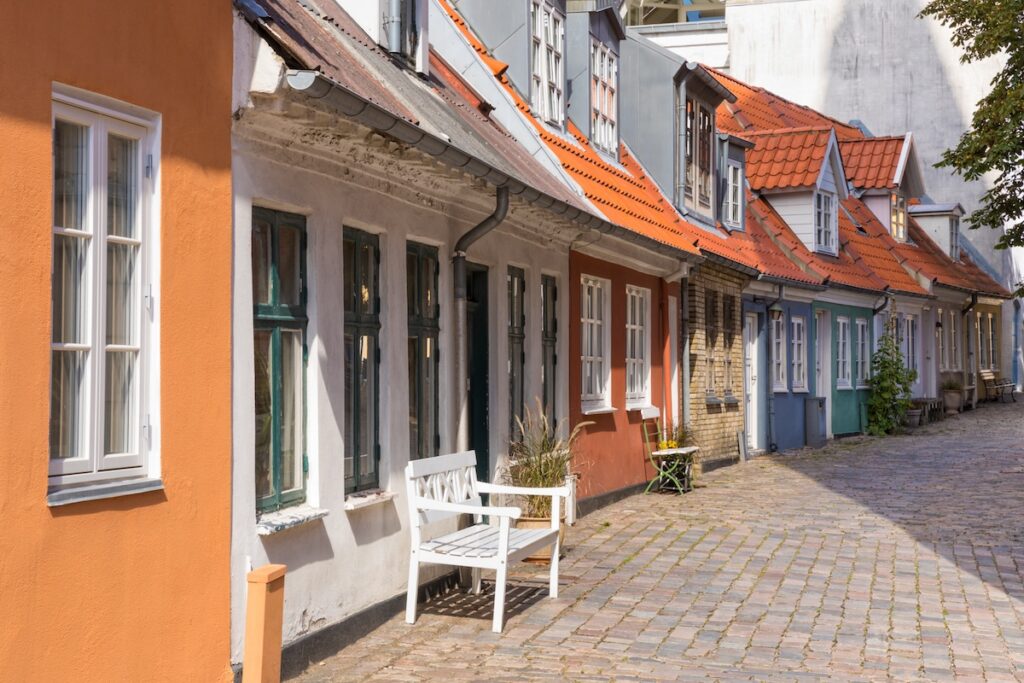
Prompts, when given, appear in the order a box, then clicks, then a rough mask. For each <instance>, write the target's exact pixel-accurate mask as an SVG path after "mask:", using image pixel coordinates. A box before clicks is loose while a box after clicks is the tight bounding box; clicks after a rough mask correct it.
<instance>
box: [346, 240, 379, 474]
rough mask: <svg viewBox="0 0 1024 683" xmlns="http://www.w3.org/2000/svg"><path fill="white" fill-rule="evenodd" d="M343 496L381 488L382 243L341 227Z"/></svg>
mask: <svg viewBox="0 0 1024 683" xmlns="http://www.w3.org/2000/svg"><path fill="white" fill-rule="evenodd" d="M343 242H344V248H343V254H342V258H343V263H342V269H343V271H342V275H343V281H344V287H343V289H344V291H343V297H344V308H345V328H344V338H345V401H344V403H345V407H344V430H345V431H344V438H345V493H355V492H358V491H366V490H370V489H376V488H379V487H380V476H379V472H380V242H379V240H378V238H377V236H376V235H373V234H370V233H368V232H364V231H362V230H356V229H354V228H345V229H344V236H343Z"/></svg>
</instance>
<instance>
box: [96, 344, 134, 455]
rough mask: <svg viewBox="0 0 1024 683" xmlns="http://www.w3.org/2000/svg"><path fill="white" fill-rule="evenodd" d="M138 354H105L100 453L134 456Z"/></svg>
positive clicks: (122, 352)
mask: <svg viewBox="0 0 1024 683" xmlns="http://www.w3.org/2000/svg"><path fill="white" fill-rule="evenodd" d="M137 366H138V353H137V352H135V351H108V352H107V371H106V375H107V377H106V386H105V391H104V396H105V398H106V400H105V401H104V403H105V411H104V421H103V424H104V427H103V452H104V453H107V454H110V453H135V452H136V443H135V440H136V439H135V435H136V433H137V432H138V426H137V425H138V410H137V408H136V406H137V401H136V388H135V382H136V374H137V372H136V370H137Z"/></svg>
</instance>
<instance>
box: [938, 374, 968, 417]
mask: <svg viewBox="0 0 1024 683" xmlns="http://www.w3.org/2000/svg"><path fill="white" fill-rule="evenodd" d="M963 388H964V387H963V385H962V384H961V383H960V380H958V379H947V380H945V381H943V382H942V404H943V405H944V406H945V408H946V415H956V414H957V413H959V412H960V405H961V402H962V401H963Z"/></svg>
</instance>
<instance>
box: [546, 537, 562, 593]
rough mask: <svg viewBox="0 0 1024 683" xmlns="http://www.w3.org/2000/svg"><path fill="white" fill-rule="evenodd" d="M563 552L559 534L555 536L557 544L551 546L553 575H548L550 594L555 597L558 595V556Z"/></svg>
mask: <svg viewBox="0 0 1024 683" xmlns="http://www.w3.org/2000/svg"><path fill="white" fill-rule="evenodd" d="M561 552H562V548H561V547H560V543H559V540H558V536H555V544H554V545H553V546H551V575H550V576H549V577H548V595H550V596H551V597H553V598H557V597H558V556H559V555H560V554H561Z"/></svg>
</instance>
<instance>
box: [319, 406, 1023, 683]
mask: <svg viewBox="0 0 1024 683" xmlns="http://www.w3.org/2000/svg"><path fill="white" fill-rule="evenodd" d="M702 483H703V484H705V485H706V486H705V487H704V488H700V489H697V490H696V491H694V492H693V493H690V494H687V495H685V496H681V497H675V496H666V495H652V496H634V497H632V498H629V499H627V500H624V501H621V502H619V503H616V504H614V505H611V506H609V507H607V508H604V509H602V510H600V511H598V512H595V513H593V514H591V515H588V516H587V517H585V518H583V519H581V520H580V522H579V524H578V525H577V526H576V527H574V528H573V529H571V530H570V539H569V544H568V545H569V550H568V554H567V556H566V558H565V560H564V561H563V565H562V585H563V588H562V592H561V595H560V597H559V598H558V599H557V600H552V599H549V598H547V597H546V595H545V593H544V591H543V590H542V589H541V586H542V585H543V575H542V573H541V572H542V570H538V569H536V568H531V567H528V568H527V569H526V570H525V573H522V574H520V575H518V576H517V579H516V584H517V585H516V588H515V589H513V590H512V595H511V597H512V598H513V599H514V600H515V601H517V603H518V604H517V605H515V606H514V607H513V608H512V610H511V611H512V616H511V617H510V618H509V620H508V623H507V624H506V627H505V632H504V634H502V635H500V636H499V635H495V634H492V633H491V632H490V630H489V627H490V615H491V603H490V595H484V596H483V597H482V599H481V598H477V597H472V596H464V595H462V594H459V593H452V594H449V595H447V596H442V597H440V598H435V599H434V600H432V601H431V602H430V603H429V604H427V605H424V606H422V611H421V614H420V617H419V621H418V622H417V624H416V625H415V626H412V627H410V626H407V625H406V624H405V623H404V622H403V621H402V618H401V617H395V618H394V619H392V620H391V621H389V622H387V623H386V624H384V625H383V626H382V627H380V628H378V629H376V630H375V631H373V632H372V633H370V634H368V635H366V636H365V637H364V638H362V639H361V640H359V641H357V642H356V643H354V644H353V645H351V646H349V647H347V648H346V649H344V650H343V651H341V652H340V653H339V654H338V655H336V656H334V657H332V658H330V659H328V660H326V661H324V662H320V663H317V664H314V665H312V666H311V667H310V668H309V669H308V670H307V671H306V672H305V674H303V675H302V676H301V677H300V679H299V680H301V681H307V682H313V681H344V680H360V681H362V680H399V681H410V680H441V679H448V680H451V681H457V680H581V681H596V680H608V679H614V680H645V681H646V680H691V679H705V678H713V679H717V680H758V681H761V680H798V681H799V680H819V679H832V680H878V679H889V680H900V681H902V680H928V681H944V680H954V679H956V680H989V681H1003V680H1007V681H1012V680H1024V625H1022V624H1024V621H1022V620H1024V489H1022V485H1024V404H1022V403H1018V404H1016V405H1014V404H1010V405H986V406H983V407H982V408H981V409H980V410H978V411H975V412H973V413H966V414H964V415H961V416H959V417H957V418H955V419H951V420H946V421H944V422H941V423H938V424H934V425H930V426H928V427H923V428H920V429H918V430H917V431H916V432H915V433H914V434H913V435H910V436H900V437H892V438H888V439H870V438H866V437H864V438H857V439H850V440H843V441H839V442H836V443H833V444H831V445H830V446H828V447H827V448H825V449H823V450H819V451H801V452H797V453H792V454H785V455H777V456H768V457H761V458H757V459H755V460H753V461H751V462H749V463H747V464H745V465H738V466H735V467H729V468H725V469H721V470H718V471H716V472H712V473H710V474H708V475H706V476H705V477H704V478H703V480H702Z"/></svg>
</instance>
